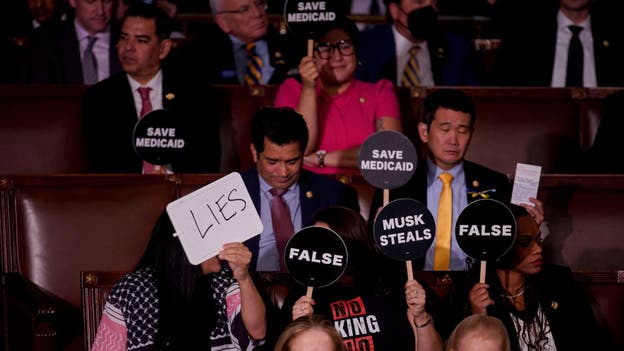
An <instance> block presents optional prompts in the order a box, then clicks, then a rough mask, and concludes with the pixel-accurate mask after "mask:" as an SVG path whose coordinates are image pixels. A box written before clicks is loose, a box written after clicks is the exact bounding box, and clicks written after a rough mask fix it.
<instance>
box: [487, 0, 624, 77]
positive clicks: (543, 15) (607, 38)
mask: <svg viewBox="0 0 624 351" xmlns="http://www.w3.org/2000/svg"><path fill="white" fill-rule="evenodd" d="M527 9H530V10H531V12H530V14H529V15H528V16H527V15H518V14H519V13H521V14H527V12H526V11H527ZM622 10H623V6H622V4H621V1H613V2H609V1H605V0H602V1H600V0H597V1H591V0H549V1H544V0H534V1H528V0H527V1H507V2H501V4H500V8H499V11H498V18H493V21H495V22H497V23H499V27H500V28H501V29H500V31H501V33H500V36H501V39H502V44H501V47H500V52H499V54H498V57H497V68H496V72H497V74H496V76H497V77H498V79H499V81H498V82H497V83H498V84H500V85H515V86H551V87H564V86H570V87H578V86H583V87H596V86H624V66H623V65H622V62H624V37H623V36H622V35H621V34H620V33H621V28H620V19H621V13H622ZM529 16H530V20H529V21H530V23H527V19H528V18H529ZM573 29H576V30H578V34H574V33H573ZM575 36H577V37H578V41H577V43H578V47H579V49H578V52H579V56H581V57H580V58H579V59H580V63H579V64H578V66H577V67H578V68H577V69H574V68H573V67H574V66H572V67H568V61H572V62H577V60H569V58H570V57H571V56H572V55H573V54H572V51H571V47H572V46H573V44H572V43H573V42H574V39H573V38H574V37H575ZM573 71H577V72H578V73H577V75H578V79H570V78H569V77H568V72H570V74H572V72H573Z"/></svg>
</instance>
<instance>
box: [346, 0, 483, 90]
mask: <svg viewBox="0 0 624 351" xmlns="http://www.w3.org/2000/svg"><path fill="white" fill-rule="evenodd" d="M384 3H385V4H386V8H387V10H386V11H387V15H388V16H387V17H388V18H389V19H390V20H391V23H388V24H385V25H379V26H375V27H373V28H370V29H367V30H365V31H363V32H362V35H361V43H362V44H361V46H360V53H359V58H360V60H361V62H362V65H361V67H360V69H359V70H358V72H357V78H358V79H361V80H364V81H367V82H376V81H378V80H379V79H381V78H385V79H389V80H391V81H393V82H395V84H397V85H398V86H404V87H407V88H414V87H419V86H433V85H448V86H458V85H478V84H479V79H478V77H477V73H476V72H477V70H476V68H475V59H474V50H473V48H472V46H471V44H470V41H469V40H468V39H467V38H465V37H462V36H459V35H456V34H451V33H447V32H441V31H438V30H437V29H438V28H437V23H438V19H437V14H438V11H437V0H384Z"/></svg>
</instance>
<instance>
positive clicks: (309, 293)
mask: <svg viewBox="0 0 624 351" xmlns="http://www.w3.org/2000/svg"><path fill="white" fill-rule="evenodd" d="M313 290H314V288H313V287H311V286H308V289H307V290H306V296H307V297H312V291H313Z"/></svg>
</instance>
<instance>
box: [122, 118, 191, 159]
mask: <svg viewBox="0 0 624 351" xmlns="http://www.w3.org/2000/svg"><path fill="white" fill-rule="evenodd" d="M179 124H180V123H179V119H178V118H176V116H175V115H174V114H173V112H171V111H169V110H154V111H152V112H150V113H148V114H146V115H145V116H143V117H142V118H141V119H140V120H138V122H137V123H136V125H135V126H134V131H133V141H134V142H133V146H134V151H135V152H136V153H137V155H139V157H140V158H141V159H143V160H144V161H147V162H149V163H151V164H154V165H164V164H168V163H171V161H174V160H176V159H178V158H180V157H181V154H182V153H183V152H184V148H185V147H186V135H184V130H183V129H182V128H181V127H180V125H179Z"/></svg>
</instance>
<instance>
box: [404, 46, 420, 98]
mask: <svg viewBox="0 0 624 351" xmlns="http://www.w3.org/2000/svg"><path fill="white" fill-rule="evenodd" d="M419 50H420V46H418V45H414V46H412V48H411V49H410V50H409V54H410V57H409V60H408V61H407V64H406V65H405V69H403V76H401V85H402V86H404V87H408V88H414V87H417V86H419V85H420V66H418V60H417V59H416V55H417V54H418V51H419Z"/></svg>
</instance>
